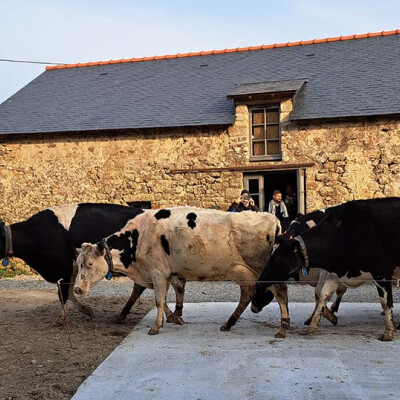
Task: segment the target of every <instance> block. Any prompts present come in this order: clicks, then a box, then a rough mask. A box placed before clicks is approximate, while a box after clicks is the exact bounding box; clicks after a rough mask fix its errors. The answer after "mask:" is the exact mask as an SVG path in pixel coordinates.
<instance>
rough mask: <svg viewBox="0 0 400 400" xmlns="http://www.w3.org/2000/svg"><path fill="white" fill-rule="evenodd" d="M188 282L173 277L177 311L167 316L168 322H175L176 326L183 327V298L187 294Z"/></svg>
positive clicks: (172, 282)
mask: <svg viewBox="0 0 400 400" xmlns="http://www.w3.org/2000/svg"><path fill="white" fill-rule="evenodd" d="M185 284H186V280H185V279H183V278H180V277H178V276H176V275H172V277H171V285H172V287H173V288H174V290H175V297H176V301H175V311H174V312H173V313H172V312H171V313H170V314H169V315H167V322H173V323H174V324H178V325H183V324H184V321H183V319H182V309H183V297H184V294H185Z"/></svg>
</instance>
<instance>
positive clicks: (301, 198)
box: [243, 170, 305, 219]
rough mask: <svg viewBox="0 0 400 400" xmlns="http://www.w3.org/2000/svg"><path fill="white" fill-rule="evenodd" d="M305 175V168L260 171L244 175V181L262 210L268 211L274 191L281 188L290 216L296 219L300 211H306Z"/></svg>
mask: <svg viewBox="0 0 400 400" xmlns="http://www.w3.org/2000/svg"><path fill="white" fill-rule="evenodd" d="M304 176H305V171H304V170H286V171H282V170H281V171H260V172H256V173H252V174H246V175H244V177H243V181H244V187H245V188H246V189H248V190H249V191H250V195H251V197H252V198H253V199H254V201H255V203H256V204H257V206H258V207H259V208H260V210H262V211H268V204H269V202H270V201H271V200H272V195H273V193H274V191H275V190H279V191H280V192H281V193H282V199H283V200H284V201H285V200H286V201H285V204H286V205H287V206H288V212H289V218H290V219H294V218H296V216H297V214H298V213H299V212H302V213H304V212H305V195H304ZM290 189H291V190H290ZM290 193H292V194H290Z"/></svg>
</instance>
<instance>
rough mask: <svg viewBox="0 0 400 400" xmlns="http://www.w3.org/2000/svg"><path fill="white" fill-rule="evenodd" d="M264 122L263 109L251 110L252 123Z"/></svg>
mask: <svg viewBox="0 0 400 400" xmlns="http://www.w3.org/2000/svg"><path fill="white" fill-rule="evenodd" d="M263 123H264V110H262V111H253V125H257V124H263Z"/></svg>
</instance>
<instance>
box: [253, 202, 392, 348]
mask: <svg viewBox="0 0 400 400" xmlns="http://www.w3.org/2000/svg"><path fill="white" fill-rule="evenodd" d="M399 224H400V198H386V199H372V200H357V201H351V202H348V203H344V204H342V205H339V206H336V207H332V208H331V209H330V212H329V215H327V218H326V219H324V220H323V221H321V222H320V223H319V224H318V225H317V226H315V227H313V228H312V229H309V230H308V231H306V232H305V233H304V234H302V235H299V236H297V237H295V238H293V239H285V238H284V239H282V241H281V243H280V244H279V246H278V247H277V248H276V250H275V251H274V252H273V254H272V255H271V258H270V259H269V260H268V262H267V264H266V267H265V269H264V270H263V272H262V274H261V276H260V278H259V282H258V283H257V285H256V295H255V296H254V298H253V300H252V311H254V312H259V311H261V309H262V308H263V307H264V306H265V305H266V304H268V303H269V302H270V301H271V300H270V295H269V294H268V293H267V292H268V289H269V288H270V287H271V285H273V284H275V283H276V282H281V281H286V280H288V279H289V278H290V277H293V276H295V275H296V274H298V272H299V271H300V270H301V269H303V268H305V269H306V270H309V269H310V268H323V269H325V270H327V271H328V272H330V273H332V274H335V275H336V276H337V277H338V278H339V279H340V281H341V282H342V283H343V284H345V285H346V286H359V285H360V284H362V283H364V282H366V281H368V280H373V281H374V282H375V284H376V286H377V289H378V294H379V298H380V302H381V305H382V308H383V310H384V312H385V329H384V333H383V334H382V335H380V336H379V339H380V340H384V341H389V340H392V338H393V334H394V332H395V326H394V322H393V314H392V307H393V297H392V276H393V273H394V270H395V268H396V266H398V265H400V252H399V242H400V233H399V231H398V229H397V227H398V226H399Z"/></svg>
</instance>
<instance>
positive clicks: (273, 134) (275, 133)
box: [267, 125, 279, 139]
mask: <svg viewBox="0 0 400 400" xmlns="http://www.w3.org/2000/svg"><path fill="white" fill-rule="evenodd" d="M267 139H279V126H278V125H269V126H267Z"/></svg>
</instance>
